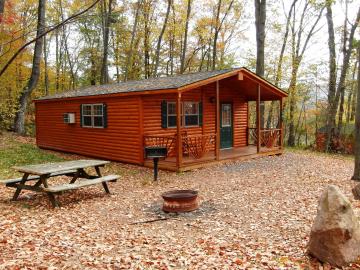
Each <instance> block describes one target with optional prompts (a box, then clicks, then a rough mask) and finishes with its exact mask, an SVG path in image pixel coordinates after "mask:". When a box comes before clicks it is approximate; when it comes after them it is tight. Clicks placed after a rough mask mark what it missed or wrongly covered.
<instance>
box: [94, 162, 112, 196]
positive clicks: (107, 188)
mask: <svg viewBox="0 0 360 270" xmlns="http://www.w3.org/2000/svg"><path fill="white" fill-rule="evenodd" d="M95 170H96V173H97V175H98V176H99V177H102V175H101V171H100V168H99V166H95ZM102 185H103V188H104V189H105V192H106V193H108V194H110V190H109V187H108V185H107V183H106V182H102Z"/></svg>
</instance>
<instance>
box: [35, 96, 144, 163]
mask: <svg viewBox="0 0 360 270" xmlns="http://www.w3.org/2000/svg"><path fill="white" fill-rule="evenodd" d="M95 103H106V105H107V127H106V128H87V127H81V126H80V106H81V104H95ZM140 105H141V103H140V97H126V98H119V97H115V98H114V97H112V98H99V97H96V98H94V97H89V98H84V99H76V100H68V101H65V100H59V101H55V100H51V101H41V102H36V139H37V145H38V146H39V147H42V148H47V149H54V150H60V151H64V152H72V153H77V154H81V155H86V156H93V157H97V158H103V159H109V160H115V161H122V162H127V163H136V164H141V163H142V159H143V157H142V155H143V152H142V136H141V135H140V130H141V121H140V113H141V112H140V108H141V106H140ZM68 112H74V113H75V118H76V123H75V124H65V123H64V122H63V114H64V113H68Z"/></svg>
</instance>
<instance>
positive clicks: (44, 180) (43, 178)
mask: <svg viewBox="0 0 360 270" xmlns="http://www.w3.org/2000/svg"><path fill="white" fill-rule="evenodd" d="M49 176H50V175H47V174H46V175H41V176H40V180H41V182H42V184H43V185H44V187H46V188H47V187H49V185H48V183H47V179H48V178H49ZM47 195H48V197H49V200H50V202H51V205H52V206H53V207H54V208H55V207H60V204H59V202H58V201H57V200H56V198H55V195H54V194H53V193H51V192H47Z"/></svg>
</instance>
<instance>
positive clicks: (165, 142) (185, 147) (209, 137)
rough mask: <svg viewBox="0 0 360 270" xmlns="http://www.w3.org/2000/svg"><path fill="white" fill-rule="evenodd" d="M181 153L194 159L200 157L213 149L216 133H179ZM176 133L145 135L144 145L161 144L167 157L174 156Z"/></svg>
mask: <svg viewBox="0 0 360 270" xmlns="http://www.w3.org/2000/svg"><path fill="white" fill-rule="evenodd" d="M181 138H182V152H183V155H185V156H186V155H189V156H191V157H193V158H195V159H200V158H202V157H203V156H204V155H205V154H206V153H208V152H210V151H214V150H215V143H216V135H215V134H204V135H187V133H183V134H181ZM176 140H177V135H176V134H174V135H163V136H160V135H159V136H156V135H145V136H144V146H145V147H146V146H162V147H166V148H167V152H168V157H174V156H176Z"/></svg>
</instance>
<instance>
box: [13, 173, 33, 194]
mask: <svg viewBox="0 0 360 270" xmlns="http://www.w3.org/2000/svg"><path fill="white" fill-rule="evenodd" d="M28 177H29V174H28V173H24V175H23V177H22V179H21V182H20V185H24V184H25V182H26V180H27V179H28ZM21 190H22V188H21V187H17V188H16V191H15V193H14V196H13V198H12V199H13V201H16V200H17V198H18V197H19V195H20V192H21Z"/></svg>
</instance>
